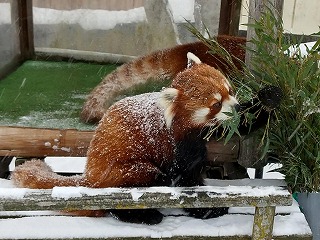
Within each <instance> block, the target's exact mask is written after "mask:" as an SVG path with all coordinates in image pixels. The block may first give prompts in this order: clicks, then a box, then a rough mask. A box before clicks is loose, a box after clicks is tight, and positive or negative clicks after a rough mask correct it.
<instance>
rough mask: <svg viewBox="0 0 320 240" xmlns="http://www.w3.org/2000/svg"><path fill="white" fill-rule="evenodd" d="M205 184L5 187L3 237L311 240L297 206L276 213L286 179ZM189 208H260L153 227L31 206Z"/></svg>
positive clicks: (0, 192) (288, 200)
mask: <svg viewBox="0 0 320 240" xmlns="http://www.w3.org/2000/svg"><path fill="white" fill-rule="evenodd" d="M2 181H9V180H2ZM207 184H210V185H209V186H208V185H207V186H201V187H190V188H181V187H150V188H105V189H89V188H83V187H56V188H54V189H52V190H32V189H25V188H20V189H19V188H0V210H1V211H2V212H1V216H2V219H0V228H1V229H3V230H5V231H1V234H0V239H27V238H32V239H107V238H111V239H119V238H121V239H139V238H146V239H152V238H158V239H168V238H172V239H194V238H197V239H290V240H292V239H312V235H311V231H310V228H309V227H308V224H307V222H306V220H305V218H304V216H303V214H302V213H301V212H300V211H299V209H298V207H297V206H296V208H295V210H294V211H292V210H286V211H285V212H287V213H286V215H276V216H275V209H276V206H291V205H292V196H291V194H290V193H289V191H288V190H287V187H286V185H285V183H284V182H283V181H282V180H259V179H255V180H249V179H243V180H210V181H208V183H207ZM0 187H1V185H0ZM184 207H188V208H194V207H241V208H239V209H246V208H243V207H254V208H255V211H254V216H252V215H251V214H248V212H244V213H243V212H242V213H241V210H240V211H239V209H238V214H235V213H236V212H237V211H236V212H234V210H233V212H234V214H230V210H229V214H228V215H225V216H222V217H220V218H216V219H208V220H200V219H194V218H191V217H187V216H172V215H170V214H169V215H168V216H166V217H165V218H164V220H163V222H162V223H160V224H159V225H155V226H148V225H143V224H129V223H122V222H119V221H117V220H115V219H113V218H111V217H105V218H86V217H71V216H55V215H53V216H52V215H50V216H34V215H37V214H39V212H30V214H26V212H25V211H40V210H41V211H44V210H45V211H48V210H54V211H55V210H73V209H93V210H94V209H139V208H161V209H164V208H165V209H177V208H184ZM287 208H289V209H290V208H292V207H287ZM233 209H234V208H233ZM16 211H24V212H16ZM231 212H232V211H231ZM277 212H278V211H277ZM280 212H281V211H280ZM45 213H46V212H45ZM249 213H250V211H249ZM46 214H48V213H46ZM50 214H52V213H51V212H50ZM21 215H24V216H21ZM9 216H10V218H6V219H4V218H3V217H9ZM14 216H16V217H17V216H18V218H15V217H14ZM30 216H32V217H30ZM274 222H275V223H274ZM75 226H76V227H75ZM297 226H298V227H297ZM37 228H38V229H37ZM288 228H289V229H288ZM290 228H292V229H290Z"/></svg>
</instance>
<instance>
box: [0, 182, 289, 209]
mask: <svg viewBox="0 0 320 240" xmlns="http://www.w3.org/2000/svg"><path fill="white" fill-rule="evenodd" d="M225 181H227V180H225ZM291 204H292V197H291V194H290V193H289V192H288V190H287V189H286V188H284V187H275V186H250V187H249V186H232V185H229V186H226V187H220V186H200V187H188V188H183V187H150V188H104V189H92V188H83V187H56V188H54V189H49V190H48V189H46V190H43V189H40V190H39V189H37V190H35V189H24V188H20V189H19V188H7V189H5V188H4V189H1V191H0V210H2V211H32V210H75V209H77V210H81V209H88V210H97V209H141V208H183V207H187V208H198V207H230V206H238V207H245V206H255V207H267V206H277V205H279V206H290V205H291Z"/></svg>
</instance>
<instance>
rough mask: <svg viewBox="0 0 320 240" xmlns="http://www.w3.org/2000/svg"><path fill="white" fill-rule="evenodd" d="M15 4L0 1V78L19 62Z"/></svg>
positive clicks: (3, 0) (13, 0) (13, 2)
mask: <svg viewBox="0 0 320 240" xmlns="http://www.w3.org/2000/svg"><path fill="white" fill-rule="evenodd" d="M16 2H17V1H15V0H11V1H9V0H8V1H5V0H1V1H0V32H1V34H0V77H2V76H4V75H5V74H7V73H8V72H9V71H10V70H11V69H13V68H14V67H15V66H17V64H18V62H19V60H20V44H19V32H18V26H17V19H18V13H17V8H16ZM0 94H1V93H0Z"/></svg>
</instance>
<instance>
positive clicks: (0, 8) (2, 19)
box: [0, 3, 11, 24]
mask: <svg viewBox="0 0 320 240" xmlns="http://www.w3.org/2000/svg"><path fill="white" fill-rule="evenodd" d="M10 23H11V7H10V3H0V24H10Z"/></svg>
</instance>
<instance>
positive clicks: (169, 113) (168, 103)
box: [159, 88, 179, 128]
mask: <svg viewBox="0 0 320 240" xmlns="http://www.w3.org/2000/svg"><path fill="white" fill-rule="evenodd" d="M178 94H179V90H178V89H175V88H166V89H164V90H163V91H162V92H161V95H160V99H159V104H160V106H161V107H162V108H163V109H164V118H165V121H166V125H167V128H170V127H171V124H172V120H173V118H174V115H175V113H174V111H173V103H174V100H175V99H176V98H177V96H178Z"/></svg>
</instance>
